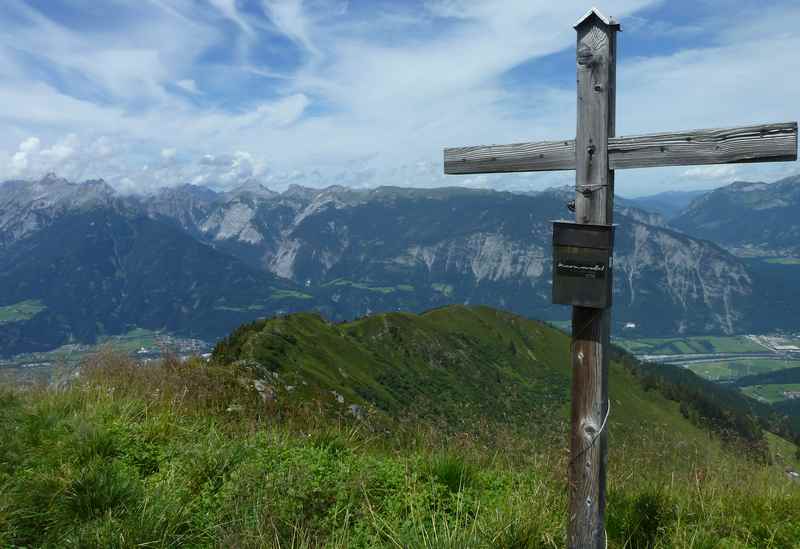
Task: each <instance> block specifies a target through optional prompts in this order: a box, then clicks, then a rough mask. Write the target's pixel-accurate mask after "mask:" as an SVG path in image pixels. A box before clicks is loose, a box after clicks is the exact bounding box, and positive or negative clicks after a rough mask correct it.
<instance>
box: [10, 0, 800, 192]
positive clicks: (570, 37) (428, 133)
mask: <svg viewBox="0 0 800 549" xmlns="http://www.w3.org/2000/svg"><path fill="white" fill-rule="evenodd" d="M589 7H590V4H587V3H586V2H574V1H570V0H562V1H558V2H553V1H550V0H547V1H545V0H504V1H481V0H420V1H401V0H394V1H384V0H358V1H355V0H352V1H348V0H247V1H243V0H129V1H122V0H103V1H100V0H70V1H61V0H28V1H23V0H4V1H3V2H2V3H0V25H2V28H3V30H4V32H3V33H2V37H0V105H2V108H0V119H2V123H3V126H4V129H5V131H4V132H3V134H2V136H0V179H9V178H32V177H37V176H39V175H41V174H43V173H45V172H49V171H55V172H56V173H58V174H59V175H63V176H66V177H68V178H70V179H75V180H83V179H88V178H99V177H102V178H104V179H106V180H107V181H109V182H110V183H111V184H112V185H114V186H116V187H117V188H119V189H121V190H124V191H132V192H147V191H151V190H153V189H156V188H158V187H162V186H169V185H178V184H182V183H187V182H189V183H197V184H206V185H210V186H214V187H218V188H231V187H235V186H237V185H239V184H241V183H243V182H244V181H246V180H248V179H251V178H255V179H257V180H259V181H261V182H262V183H264V184H266V185H267V186H269V187H271V188H274V189H277V190H280V189H283V188H285V187H287V186H288V185H290V184H292V183H298V184H303V185H308V186H314V187H320V186H327V185H332V184H342V185H350V186H355V187H372V186H377V185H403V186H441V185H466V186H475V187H488V188H497V189H540V188H545V187H548V186H552V185H562V184H569V183H571V182H572V181H573V177H574V176H573V175H572V174H571V173H553V174H541V173H537V174H520V175H498V176H448V177H445V176H443V175H442V173H441V172H442V161H441V158H442V148H443V147H446V146H460V145H477V144H486V143H506V142H518V141H533V140H540V139H560V138H569V137H572V136H573V135H574V131H575V61H574V48H575V32H574V30H573V29H572V25H573V23H574V22H575V21H576V20H577V19H578V18H579V17H580V16H581V15H583V13H585V11H586V10H587V9H588V8H589ZM598 7H599V8H600V9H601V10H602V11H603V12H604V13H606V14H608V15H613V16H615V17H616V18H617V19H618V20H619V21H620V22H621V24H622V27H623V32H622V34H621V35H620V37H619V49H620V59H619V67H618V88H619V91H618V95H617V101H618V114H617V133H618V134H619V135H625V134H633V133H644V132H654V131H670V130H681V129H692V128H705V127H724V126H735V125H740V124H750V123H761V122H779V121H791V120H798V119H800V106H799V105H798V90H799V89H800V55H798V54H797V52H798V51H800V30H798V26H797V24H796V23H797V21H800V3H798V2H796V1H795V0H791V1H789V0H786V1H781V0H777V1H769V0H764V1H760V2H757V1H750V0H743V1H740V0H736V1H734V0H693V1H683V0H670V1H665V0H661V1H657V0H605V1H604V2H603V3H602V4H598ZM798 172H800V166H797V165H796V164H791V163H781V164H762V165H740V166H733V165H731V166H705V167H689V168H664V169H648V170H626V171H621V172H619V173H618V174H617V190H618V192H619V193H620V194H623V195H629V196H634V195H641V194H648V193H652V192H660V191H665V190H673V189H693V188H709V187H714V186H719V185H723V184H726V183H728V182H730V181H733V180H740V179H746V180H753V179H761V180H772V179H776V178H779V177H782V176H786V175H791V174H795V173H798Z"/></svg>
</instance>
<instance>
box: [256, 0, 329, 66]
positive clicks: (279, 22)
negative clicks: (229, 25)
mask: <svg viewBox="0 0 800 549" xmlns="http://www.w3.org/2000/svg"><path fill="white" fill-rule="evenodd" d="M262 6H263V8H264V13H266V14H267V15H268V16H269V17H270V19H271V20H272V22H273V24H274V25H275V27H276V28H277V29H278V30H279V31H280V32H281V33H283V34H285V35H286V36H287V37H289V38H290V39H291V40H293V41H295V42H296V43H298V44H300V45H301V46H303V48H305V49H306V50H308V51H309V52H311V53H314V54H318V53H319V52H318V50H317V48H316V47H315V46H314V44H313V43H312V41H311V31H310V27H311V22H310V21H309V18H308V16H307V14H306V12H305V11H304V10H303V0H263V1H262Z"/></svg>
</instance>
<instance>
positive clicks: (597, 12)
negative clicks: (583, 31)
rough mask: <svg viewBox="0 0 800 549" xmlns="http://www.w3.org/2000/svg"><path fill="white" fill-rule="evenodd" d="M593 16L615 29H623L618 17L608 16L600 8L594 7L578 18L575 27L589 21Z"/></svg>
mask: <svg viewBox="0 0 800 549" xmlns="http://www.w3.org/2000/svg"><path fill="white" fill-rule="evenodd" d="M592 16H594V17H597V18H598V19H599V20H600V21H602V22H603V23H605V24H606V26H608V27H611V28H612V29H614V30H622V28H621V27H620V26H619V23H618V22H617V20H616V19H614V18H613V17H606V16H605V15H603V13H602V12H601V11H600V10H599V9H597V8H594V7H593V8H592V9H590V10H589V11H587V12H586V14H585V15H584V16H583V17H581V18H580V19H578V22H577V23H575V25H574V28H576V29H577V28H578V27H580V26H581V25H583V24H584V23H586V22H587V21H589V20H590V19H591V18H592Z"/></svg>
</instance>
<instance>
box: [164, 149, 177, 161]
mask: <svg viewBox="0 0 800 549" xmlns="http://www.w3.org/2000/svg"><path fill="white" fill-rule="evenodd" d="M177 152H178V151H177V150H175V149H161V158H163V159H164V160H172V159H173V158H175V155H176V154H177Z"/></svg>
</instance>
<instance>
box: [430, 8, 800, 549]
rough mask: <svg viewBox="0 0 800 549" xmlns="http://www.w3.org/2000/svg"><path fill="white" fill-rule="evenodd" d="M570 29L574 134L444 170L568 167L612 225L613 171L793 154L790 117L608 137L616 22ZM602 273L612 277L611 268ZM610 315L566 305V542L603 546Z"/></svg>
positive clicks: (594, 214) (452, 158)
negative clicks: (569, 379)
mask: <svg viewBox="0 0 800 549" xmlns="http://www.w3.org/2000/svg"><path fill="white" fill-rule="evenodd" d="M575 30H576V31H577V33H578V42H577V72H578V127H577V135H576V137H575V139H574V140H564V141H547V142H539V143H517V144H513V145H489V146H478V147H461V148H453V149H445V151H444V171H445V173H446V174H474V173H504V172H531V171H551V170H575V171H576V186H575V190H576V193H575V204H574V209H575V217H576V222H577V223H580V224H594V225H611V224H612V223H613V217H612V216H613V206H614V170H620V169H627V168H645V167H651V166H653V167H655V166H684V165H697V164H729V163H738V162H773V161H785V160H796V159H797V123H796V122H792V123H784V124H766V125H760V126H746V127H740V128H731V129H711V130H694V131H686V132H677V133H656V134H650V135H639V136H632V137H614V118H615V94H616V61H617V59H616V57H617V48H616V44H617V40H616V34H617V32H618V31H619V30H620V26H619V24H618V23H617V22H616V21H614V20H613V19H611V18H608V17H605V16H604V15H603V14H601V13H600V12H599V11H598V10H597V9H594V8H593V9H591V10H589V11H588V12H587V13H586V15H585V16H583V17H582V18H581V19H580V20H579V21H578V23H577V24H576V25H575ZM699 85H702V84H699ZM570 209H572V208H570ZM562 267H564V265H562ZM566 267H568V268H573V269H581V268H585V269H588V270H594V269H596V267H588V268H587V267H579V266H578V267H576V266H571V265H567V266H566ZM609 267H610V265H609ZM608 275H609V277H610V276H611V270H610V268H609V272H608ZM579 284H580V283H579ZM610 319H611V310H610V308H605V309H594V308H589V307H579V306H574V307H573V309H572V371H573V380H572V417H571V419H572V434H571V437H570V456H571V460H570V464H569V487H570V488H569V489H570V497H569V500H570V503H569V521H568V530H567V544H568V546H569V547H570V548H587V547H591V548H602V547H604V546H605V542H606V540H605V530H604V528H605V526H604V524H605V503H606V502H605V499H606V495H605V485H606V461H607V448H608V446H607V438H606V436H607V430H606V429H604V427H605V422H606V420H607V419H608V410H609V408H608V354H607V349H608V345H609V334H610Z"/></svg>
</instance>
